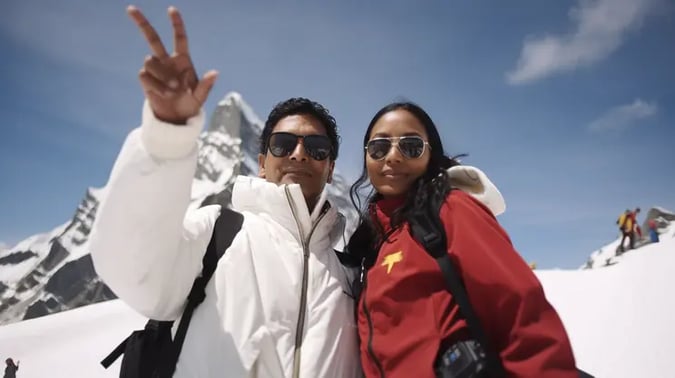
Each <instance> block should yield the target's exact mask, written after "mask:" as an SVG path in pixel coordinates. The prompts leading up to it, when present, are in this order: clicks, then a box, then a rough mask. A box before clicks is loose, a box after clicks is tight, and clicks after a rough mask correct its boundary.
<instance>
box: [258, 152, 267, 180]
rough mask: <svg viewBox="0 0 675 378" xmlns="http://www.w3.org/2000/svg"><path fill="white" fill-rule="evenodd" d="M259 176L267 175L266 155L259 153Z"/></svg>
mask: <svg viewBox="0 0 675 378" xmlns="http://www.w3.org/2000/svg"><path fill="white" fill-rule="evenodd" d="M258 177H260V178H266V177H265V155H263V154H258Z"/></svg>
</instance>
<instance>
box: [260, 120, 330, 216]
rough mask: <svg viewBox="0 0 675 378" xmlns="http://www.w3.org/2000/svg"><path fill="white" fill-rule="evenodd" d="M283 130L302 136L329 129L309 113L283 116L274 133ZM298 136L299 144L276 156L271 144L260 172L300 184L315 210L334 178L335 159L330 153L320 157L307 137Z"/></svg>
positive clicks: (282, 181)
mask: <svg viewBox="0 0 675 378" xmlns="http://www.w3.org/2000/svg"><path fill="white" fill-rule="evenodd" d="M280 132H284V133H290V134H294V135H299V136H310V135H322V136H326V130H325V128H324V127H323V125H321V123H320V122H319V120H317V119H316V118H314V117H312V116H310V115H305V114H296V115H290V116H287V117H284V118H282V119H281V120H280V121H279V122H278V123H277V124H276V126H274V129H273V130H272V135H274V133H280ZM296 140H297V144H296V145H295V146H294V148H292V150H291V151H290V153H289V154H288V155H286V156H281V157H276V156H274V155H273V154H272V152H271V151H270V148H269V147H268V149H267V151H266V152H265V154H264V155H263V154H259V155H258V168H259V171H258V176H259V177H262V178H264V179H266V180H267V181H269V182H274V183H277V184H300V187H301V188H302V194H303V195H304V196H305V200H306V201H307V203H308V205H309V206H310V211H311V209H312V208H313V206H314V204H315V201H316V200H317V199H318V197H319V195H320V194H321V192H322V191H323V188H324V186H325V185H326V183H330V182H331V181H332V179H333V168H334V167H335V162H334V161H332V160H331V159H330V157H328V158H326V159H324V160H316V159H315V158H313V157H312V156H310V154H308V153H307V151H306V150H305V143H306V142H305V140H303V139H302V138H297V139H296ZM307 143H309V142H307Z"/></svg>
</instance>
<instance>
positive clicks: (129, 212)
mask: <svg viewBox="0 0 675 378" xmlns="http://www.w3.org/2000/svg"><path fill="white" fill-rule="evenodd" d="M203 121H204V115H203V112H200V114H199V115H197V116H195V117H193V118H191V119H190V120H188V123H187V125H184V126H176V125H171V124H167V123H163V122H161V121H159V120H157V119H156V118H155V117H154V114H153V112H152V110H151V109H150V107H149V105H148V104H147V102H146V104H145V105H144V109H143V123H142V125H141V127H140V128H138V129H135V130H133V131H132V132H131V133H130V134H129V135H128V137H127V139H126V141H125V142H124V145H123V147H122V150H121V151H120V154H119V156H118V157H117V161H116V162H115V165H114V167H113V169H112V172H111V174H110V179H109V181H108V184H107V186H106V189H105V194H104V198H103V200H102V202H101V204H100V205H99V208H98V210H97V215H96V220H95V222H94V225H93V228H92V231H91V235H90V252H91V256H92V259H93V262H94V267H95V269H96V272H97V273H98V274H99V276H100V277H101V278H102V279H103V280H104V281H105V283H106V284H107V285H108V286H109V287H110V288H111V289H112V290H113V292H115V294H116V295H117V296H118V297H120V298H121V299H122V300H123V301H124V302H126V303H127V304H128V305H130V306H131V307H133V308H134V309H135V310H136V311H138V312H140V313H141V314H143V315H145V316H147V317H149V318H153V319H158V320H173V319H176V318H177V317H178V316H180V313H181V311H182V309H183V306H184V304H185V298H187V295H188V293H189V291H190V288H191V287H192V282H193V281H194V279H195V277H196V276H197V275H198V274H199V272H200V271H201V268H202V257H203V255H204V252H205V250H206V247H207V245H208V243H209V240H210V238H211V232H212V231H213V226H214V224H215V220H216V218H217V217H218V214H219V211H220V207H219V206H207V207H204V208H201V209H198V210H195V211H192V212H189V213H186V210H187V208H188V205H189V202H190V191H191V187H192V178H193V175H194V172H195V169H196V164H197V137H198V136H199V133H200V132H201V128H202V125H203Z"/></svg>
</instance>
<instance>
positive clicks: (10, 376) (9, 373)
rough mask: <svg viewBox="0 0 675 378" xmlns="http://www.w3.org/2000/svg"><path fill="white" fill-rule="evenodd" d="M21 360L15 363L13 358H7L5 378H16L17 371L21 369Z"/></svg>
mask: <svg viewBox="0 0 675 378" xmlns="http://www.w3.org/2000/svg"><path fill="white" fill-rule="evenodd" d="M19 362H20V361H16V364H14V360H12V359H11V358H8V359H6V360H5V364H7V366H6V367H5V375H4V376H3V378H16V371H17V370H19Z"/></svg>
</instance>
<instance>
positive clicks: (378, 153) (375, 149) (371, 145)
mask: <svg viewBox="0 0 675 378" xmlns="http://www.w3.org/2000/svg"><path fill="white" fill-rule="evenodd" d="M394 145H396V147H398V150H399V151H400V152H401V155H403V157H404V158H406V159H418V158H420V157H422V155H424V149H425V147H426V146H428V145H429V142H427V141H425V140H424V139H422V137H419V136H416V135H411V136H402V137H389V138H375V139H371V140H370V141H368V144H366V152H368V156H370V158H371V159H373V160H382V159H384V158H385V156H387V154H388V153H389V151H390V150H391V148H392V147H394ZM429 148H431V147H429Z"/></svg>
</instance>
